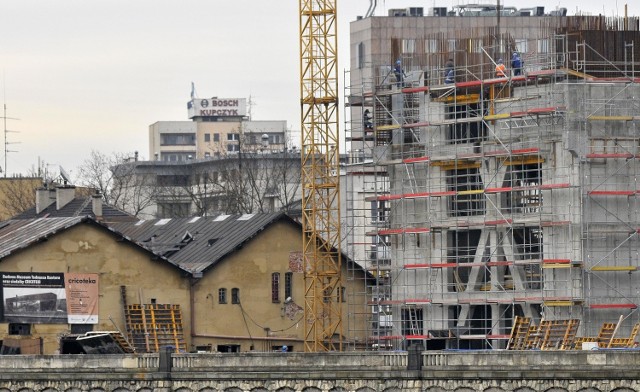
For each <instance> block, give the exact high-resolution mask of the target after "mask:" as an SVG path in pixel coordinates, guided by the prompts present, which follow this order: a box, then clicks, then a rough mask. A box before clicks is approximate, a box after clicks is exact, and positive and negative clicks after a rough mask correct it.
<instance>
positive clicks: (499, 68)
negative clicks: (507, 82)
mask: <svg viewBox="0 0 640 392" xmlns="http://www.w3.org/2000/svg"><path fill="white" fill-rule="evenodd" d="M496 77H497V78H506V77H507V70H506V67H505V66H504V62H503V61H502V59H499V60H498V64H497V65H496Z"/></svg>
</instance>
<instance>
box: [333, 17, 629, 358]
mask: <svg viewBox="0 0 640 392" xmlns="http://www.w3.org/2000/svg"><path fill="white" fill-rule="evenodd" d="M407 15H408V16H390V17H369V18H364V19H361V20H358V21H355V22H352V25H351V48H352V58H351V71H350V83H351V84H350V86H348V87H347V88H346V96H347V100H348V102H349V105H350V113H351V120H352V121H351V126H350V129H349V130H348V132H349V135H350V140H351V146H352V148H353V149H354V150H356V151H357V153H354V154H352V155H353V156H358V157H362V158H358V164H357V165H353V166H352V167H353V169H352V174H351V177H353V183H354V184H358V185H357V187H356V188H354V189H358V190H360V189H368V190H369V192H370V195H369V196H368V198H366V199H365V203H361V204H359V205H358V204H357V199H358V198H357V197H356V196H355V195H354V194H353V193H351V192H349V193H348V195H352V196H351V197H353V204H354V208H353V210H352V214H351V215H350V216H349V217H348V220H349V221H350V222H352V224H354V225H355V226H359V228H355V229H354V230H353V233H355V234H356V235H354V236H353V237H352V238H350V239H349V242H350V247H351V248H352V249H353V250H352V251H350V253H351V254H353V255H364V258H363V259H361V260H360V259H357V261H358V262H359V263H361V264H362V265H365V266H366V267H367V268H368V269H369V270H371V271H372V272H373V273H374V274H375V275H376V276H378V277H379V278H380V279H378V280H377V281H376V287H371V288H369V289H368V290H367V292H366V293H363V295H371V296H372V298H371V300H370V301H369V304H370V305H369V306H368V307H367V309H366V310H364V309H362V310H359V311H362V312H365V313H367V314H369V315H370V323H369V324H368V325H369V326H370V330H369V333H368V335H369V336H370V337H371V339H370V343H371V344H370V346H369V347H370V348H372V349H381V348H387V349H392V348H403V347H407V346H408V345H410V344H411V343H412V342H421V343H423V344H424V345H425V347H427V348H429V349H436V348H445V347H450V348H503V347H504V346H505V344H506V340H507V339H508V337H509V332H510V330H511V327H512V325H513V324H512V323H513V319H514V317H515V316H526V317H530V318H532V319H533V320H540V319H547V320H563V319H578V320H580V323H581V324H580V331H581V332H582V333H585V334H594V333H595V332H597V330H598V329H599V328H600V326H601V324H602V323H604V322H615V321H618V320H620V321H621V327H620V328H621V330H620V331H621V333H622V334H627V333H629V331H630V330H631V328H632V326H633V325H634V324H635V323H636V322H637V321H638V318H639V316H638V312H637V308H638V305H639V304H640V297H639V296H638V292H640V291H639V287H638V283H637V279H635V278H634V274H635V273H636V271H637V268H638V267H639V266H640V259H638V257H637V254H636V252H635V250H634V249H637V247H638V244H637V241H638V237H637V231H636V229H635V228H636V227H638V226H640V221H639V217H638V216H637V214H636V213H635V211H636V208H635V200H636V198H635V194H636V193H635V185H634V183H635V180H633V179H634V178H635V172H636V171H637V170H638V167H637V159H635V158H636V157H637V146H638V132H637V131H638V124H639V123H638V117H637V113H638V109H639V107H638V105H637V99H635V97H637V96H638V94H639V93H640V88H639V87H638V86H639V84H638V82H639V80H638V78H637V76H638V75H637V73H636V71H635V69H636V68H637V64H638V62H639V58H638V53H637V51H634V48H636V47H637V42H640V34H639V32H638V31H639V24H638V18H636V17H633V18H604V17H587V16H561V15H558V14H554V15H549V14H547V15H544V14H543V15H540V16H507V15H505V14H502V17H500V18H498V17H496V13H495V10H494V13H493V16H477V15H475V14H472V15H473V16H463V15H462V14H460V13H455V14H451V13H447V12H445V13H444V14H443V15H447V16H428V17H422V16H410V14H407ZM514 15H515V14H514ZM603 37H604V39H603ZM513 53H516V54H517V55H518V56H520V59H521V62H520V64H522V62H524V66H523V67H521V68H518V67H515V66H514V65H512V64H511V61H510V60H511V58H512V54H513ZM450 59H451V60H452V62H451V63H450V64H449V60H450ZM396 62H398V63H397V65H398V66H400V67H401V68H402V69H400V70H398V69H394V68H395V66H394V64H396ZM500 63H505V64H506V65H507V67H506V68H507V70H506V72H505V74H504V75H503V74H500V75H498V74H497V72H496V67H497V65H498V64H500ZM516 68H518V69H516ZM449 71H452V78H451V79H448V78H447V74H449ZM364 173H366V176H365V175H364ZM362 182H365V183H368V184H366V185H364V186H362V185H360V184H361V183H362ZM347 203H349V201H347ZM361 233H365V235H364V236H361ZM356 257H357V256H356ZM354 313H357V312H354Z"/></svg>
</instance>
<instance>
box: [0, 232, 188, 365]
mask: <svg viewBox="0 0 640 392" xmlns="http://www.w3.org/2000/svg"><path fill="white" fill-rule="evenodd" d="M0 270H1V271H4V272H60V273H64V272H81V273H97V274H98V275H99V282H98V284H99V295H100V299H99V323H98V325H96V326H95V327H94V330H114V329H115V326H114V323H113V322H112V321H111V319H113V321H114V322H115V324H116V325H117V327H118V328H120V329H121V330H122V331H125V323H124V315H123V307H122V300H121V294H120V286H125V287H126V288H127V302H128V303H130V304H131V303H141V302H142V303H149V302H150V301H151V299H152V298H155V300H156V302H157V303H159V304H162V303H171V304H180V305H181V308H182V310H183V312H185V311H186V310H188V304H189V291H188V281H187V280H186V279H185V278H183V277H182V272H181V271H179V270H178V269H177V268H175V267H173V266H171V265H169V264H168V263H166V262H164V261H158V260H152V259H151V255H150V254H148V253H146V252H144V251H142V250H141V249H139V248H136V247H134V246H133V245H130V244H128V243H126V242H123V241H117V239H116V237H115V236H114V235H113V234H111V233H109V232H108V231H106V230H103V229H101V228H99V227H96V226H94V225H91V224H80V225H77V226H75V227H73V228H71V229H69V230H66V231H64V232H62V233H61V234H58V235H54V236H52V237H50V238H49V239H47V241H44V242H41V243H39V244H35V245H33V246H31V247H29V248H27V249H25V250H24V251H21V252H18V253H16V254H14V255H11V256H8V257H6V258H5V259H3V260H2V262H1V263H0ZM183 319H184V322H185V330H188V328H189V320H188V318H186V317H184V315H183ZM7 330H8V326H7V324H6V323H0V339H2V338H4V337H6V336H7ZM69 332H70V327H69V325H68V324H33V325H32V329H31V333H32V336H34V337H40V336H41V337H43V340H44V353H45V354H53V353H55V352H56V350H58V348H59V343H58V340H59V336H60V335H61V334H64V333H69ZM187 338H188V336H187Z"/></svg>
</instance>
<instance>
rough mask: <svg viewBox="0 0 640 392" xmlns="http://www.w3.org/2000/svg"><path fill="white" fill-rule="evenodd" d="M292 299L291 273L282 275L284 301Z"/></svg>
mask: <svg viewBox="0 0 640 392" xmlns="http://www.w3.org/2000/svg"><path fill="white" fill-rule="evenodd" d="M288 298H293V272H287V273H285V274H284V299H285V300H286V299H288Z"/></svg>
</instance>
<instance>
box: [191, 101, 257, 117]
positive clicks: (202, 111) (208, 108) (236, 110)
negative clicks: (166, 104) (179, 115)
mask: <svg viewBox="0 0 640 392" xmlns="http://www.w3.org/2000/svg"><path fill="white" fill-rule="evenodd" d="M187 106H188V108H189V118H194V117H229V116H233V117H239V116H246V115H247V109H246V108H247V100H246V99H245V98H216V97H214V98H210V99H202V98H194V99H192V100H191V101H189V104H188V105H187Z"/></svg>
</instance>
